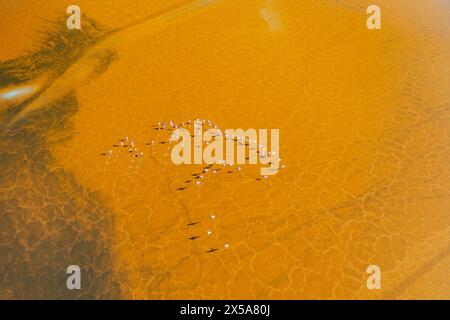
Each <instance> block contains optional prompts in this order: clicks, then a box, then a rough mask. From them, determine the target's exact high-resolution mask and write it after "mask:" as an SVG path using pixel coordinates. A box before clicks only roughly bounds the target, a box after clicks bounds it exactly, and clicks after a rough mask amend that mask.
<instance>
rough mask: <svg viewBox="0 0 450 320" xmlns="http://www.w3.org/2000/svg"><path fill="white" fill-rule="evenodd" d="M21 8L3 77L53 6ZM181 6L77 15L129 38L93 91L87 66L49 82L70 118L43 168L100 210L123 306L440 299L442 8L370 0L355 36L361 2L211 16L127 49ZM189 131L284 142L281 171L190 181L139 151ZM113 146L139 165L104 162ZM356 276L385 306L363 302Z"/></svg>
mask: <svg viewBox="0 0 450 320" xmlns="http://www.w3.org/2000/svg"><path fill="white" fill-rule="evenodd" d="M39 2H40V4H39ZM69 2H70V1H69ZM24 3H25V5H21V6H20V7H19V6H18V5H17V4H15V3H14V2H12V1H6V2H5V4H4V5H3V4H2V6H4V7H5V8H6V9H5V10H2V9H0V16H2V18H3V16H8V18H7V20H4V19H0V21H2V22H1V30H3V31H2V33H1V34H0V42H2V43H3V45H2V46H4V48H5V50H2V52H1V55H0V58H1V59H2V60H5V59H7V58H13V57H16V56H18V55H20V54H22V53H23V52H24V51H25V50H29V49H30V48H32V47H33V39H36V38H37V37H38V30H39V28H41V26H43V25H44V24H43V23H42V22H41V20H40V18H43V17H45V18H47V17H51V18H54V17H58V15H61V14H62V15H64V11H65V6H66V5H67V3H68V2H67V1H52V2H51V4H49V2H46V1H25V2H24ZM101 3H104V5H101ZM177 3H178V2H177V1H158V2H157V1H133V3H130V1H108V2H107V1H103V2H100V1H96V2H94V1H79V4H80V6H81V8H82V12H83V14H87V15H89V16H90V17H91V18H94V19H96V20H97V21H99V22H100V23H102V24H104V25H105V26H108V27H109V28H124V29H123V30H125V31H124V32H123V33H122V34H121V36H120V37H117V34H114V35H111V36H110V38H109V40H107V42H106V44H104V45H105V46H110V47H111V48H113V49H114V50H116V51H117V54H118V57H117V59H116V60H114V62H112V64H111V65H110V66H109V67H108V69H107V70H106V71H105V72H104V73H103V74H101V75H100V76H98V77H96V78H94V77H91V76H89V75H88V76H81V75H83V70H87V68H90V67H92V64H90V61H87V62H86V63H85V60H80V61H81V63H80V64H79V65H78V66H76V67H74V68H73V70H74V71H73V74H74V75H80V79H81V80H80V81H76V82H74V81H73V79H74V76H70V77H68V76H67V75H64V74H63V75H62V76H61V78H60V79H62V80H61V83H64V86H67V90H69V89H70V90H71V89H75V91H76V97H77V99H78V102H79V109H78V111H77V113H76V114H74V115H73V117H72V118H71V122H72V123H73V128H72V129H71V130H73V132H74V135H73V136H72V137H71V138H70V139H69V140H66V141H64V142H59V143H55V144H51V150H52V156H53V162H52V166H54V168H64V169H65V170H67V171H68V172H71V173H73V175H74V177H75V178H76V180H77V181H78V182H79V183H80V184H81V185H83V186H84V187H86V188H88V189H89V190H92V191H95V192H97V193H98V194H99V195H100V196H101V199H102V201H104V203H105V205H107V206H108V207H110V208H111V209H112V211H113V213H114V232H113V233H112V234H111V241H112V243H113V245H112V248H111V250H112V254H113V257H114V258H113V262H112V267H113V270H114V279H116V281H117V282H118V283H120V289H121V297H122V298H137V299H148V298H150V299H160V298H169V299H178V298H188V299H189V298H208V299H214V298H233V299H237V298H245V299H253V298H259V299H265V298H272V299H278V298H286V299H294V298H326V299H329V298H361V299H362V298H364V299H365V298H449V293H448V292H450V291H449V289H450V285H449V282H448V281H446V280H445V279H446V278H447V275H448V271H449V268H450V257H449V255H448V253H450V247H449V245H450V229H449V227H450V225H449V223H450V220H449V209H450V198H449V188H450V184H449V181H450V179H449V170H448V163H449V160H450V152H449V151H450V149H449V146H450V144H449V136H450V126H449V122H448V119H449V110H450V109H449V103H450V95H449V91H448V84H449V72H450V63H449V61H450V55H449V53H450V50H449V49H450V33H449V21H450V20H449V18H450V6H449V5H448V4H446V3H445V1H427V2H424V1H395V3H393V1H387V0H386V1H385V0H380V1H378V3H379V5H380V6H381V8H382V19H383V20H382V30H377V31H370V30H368V29H367V28H366V18H367V14H366V12H365V8H366V7H367V5H368V4H369V2H368V1H357V0H347V1H338V2H336V1H312V0H305V1H293V0H292V1H289V0H286V1H275V0H272V1H271V0H255V1H242V0H239V1H238V0H222V1H219V0H217V1H212V2H211V3H208V4H205V5H201V6H199V7H198V8H195V9H193V10H189V11H187V12H186V13H183V14H181V15H180V16H176V17H174V18H173V19H170V20H168V21H165V22H163V23H162V24H161V26H159V27H158V28H156V27H155V26H154V25H152V24H149V25H145V26H144V27H142V28H141V29H138V30H139V31H138V35H139V37H137V36H136V33H132V32H131V33H127V30H129V29H128V27H126V26H129V25H133V22H135V21H145V17H146V16H149V15H150V17H152V16H151V14H152V13H155V12H158V11H159V10H162V9H164V8H166V7H170V6H172V5H174V4H177ZM184 3H189V1H185V2H184ZM170 8H171V9H170V10H173V9H172V8H177V6H175V7H170ZM170 10H163V12H170ZM7 13H8V14H7ZM141 19H144V20H141ZM151 19H153V18H151ZM114 37H115V38H114ZM108 41H109V42H108ZM93 50H96V48H95V47H94V48H93ZM81 59H83V58H81ZM87 74H89V73H87ZM64 86H58V87H57V88H58V90H54V91H51V90H50V89H49V92H50V93H48V96H49V97H56V96H57V95H58V94H59V93H61V92H62V91H61V90H63V89H64V88H65V87H64ZM64 90H65V89H64ZM46 101H47V100H46ZM42 106H43V104H42V105H40V104H39V105H36V108H40V107H42ZM25 116H31V114H28V115H25ZM196 118H199V119H207V120H211V121H213V122H214V123H215V124H217V125H218V126H219V127H220V128H223V129H225V128H244V129H247V128H256V129H258V128H279V129H280V158H281V159H282V162H281V163H282V164H283V165H284V166H285V167H283V168H281V169H280V171H279V173H278V174H277V175H274V176H271V177H268V178H267V179H264V178H263V179H260V177H259V175H258V171H259V167H257V168H255V167H252V166H243V168H242V170H238V169H237V167H236V166H233V167H230V168H229V169H228V168H226V169H225V168H223V169H222V170H221V171H219V172H217V173H216V174H211V173H209V174H207V175H205V177H204V178H202V179H201V183H200V184H199V185H195V184H194V183H193V182H189V183H185V182H184V181H187V180H190V179H192V178H191V177H192V176H191V174H193V173H196V172H200V171H201V170H202V169H203V168H204V166H199V165H197V166H196V165H186V166H178V167H177V166H175V165H173V164H172V163H171V161H170V145H168V144H158V145H157V146H156V147H153V146H149V145H146V143H149V142H150V141H152V140H153V141H157V143H159V141H166V139H167V138H168V134H169V133H167V132H165V131H162V132H160V131H156V130H155V129H154V128H153V127H152V125H155V124H157V123H158V122H164V123H166V124H167V123H168V122H169V121H173V122H174V123H181V122H184V121H187V120H191V119H196ZM124 137H128V138H129V141H131V140H133V141H134V142H135V144H136V147H137V148H138V149H139V152H144V154H143V156H142V157H139V158H133V157H132V155H130V153H129V152H128V149H127V148H117V147H112V145H113V144H118V143H120V140H121V139H124ZM49 143H51V142H49ZM109 150H112V155H111V157H110V158H109V157H108V156H101V155H100V154H102V153H107V152H108V151H109ZM227 171H230V173H228V172H227ZM185 184H186V185H188V188H187V189H186V190H184V191H180V190H177V189H178V188H179V187H180V186H184V185H185ZM211 214H214V215H215V218H214V219H213V218H211ZM192 222H198V224H195V225H192V226H189V225H188V224H189V223H192ZM208 230H210V232H211V234H210V235H208V233H207V231H208ZM191 236H199V238H197V239H195V240H189V238H190V237H191ZM225 245H229V246H228V247H225ZM212 248H216V249H218V250H217V251H215V252H211V253H207V251H209V250H210V249H212ZM370 264H376V265H379V266H380V267H381V270H382V272H383V273H382V274H383V276H382V290H368V289H367V287H366V279H367V274H366V268H367V266H368V265H370ZM94 285H95V284H94Z"/></svg>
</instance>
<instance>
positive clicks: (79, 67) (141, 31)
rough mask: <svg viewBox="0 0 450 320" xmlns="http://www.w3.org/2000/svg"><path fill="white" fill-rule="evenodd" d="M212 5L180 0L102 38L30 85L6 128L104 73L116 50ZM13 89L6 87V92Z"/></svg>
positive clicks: (203, 0)
mask: <svg viewBox="0 0 450 320" xmlns="http://www.w3.org/2000/svg"><path fill="white" fill-rule="evenodd" d="M212 2H213V1H211V0H196V1H189V2H187V3H186V2H185V1H184V2H182V3H179V4H178V5H176V6H174V7H170V8H167V9H165V10H163V11H161V12H159V13H156V14H153V15H151V16H149V17H146V18H144V19H142V20H140V21H138V22H135V23H133V24H131V25H128V26H126V27H124V28H121V29H119V30H117V31H116V32H114V33H112V34H111V35H110V36H108V37H107V38H106V39H104V40H103V41H101V42H99V43H97V44H96V45H94V46H93V47H92V48H90V49H88V50H87V51H86V53H85V54H84V55H83V56H82V57H81V58H80V59H78V60H77V61H76V62H75V63H74V64H73V65H72V66H70V67H69V68H68V69H67V70H66V72H64V73H63V74H62V75H61V76H59V77H56V78H54V79H52V80H50V81H48V82H47V83H45V81H44V80H42V79H39V80H36V81H35V82H34V83H33V84H32V86H31V87H32V88H33V91H32V92H31V94H30V93H29V94H28V95H27V98H29V99H30V102H29V104H27V105H26V106H25V107H24V108H23V109H22V110H20V111H19V112H18V113H17V114H16V115H15V116H14V117H12V119H11V120H10V122H9V124H8V125H7V128H9V127H11V126H12V125H13V124H14V123H16V122H17V121H19V120H21V119H23V118H24V117H26V115H27V114H28V113H30V112H31V111H34V110H39V109H41V108H43V107H45V106H47V105H48V104H50V103H52V102H55V101H56V100H58V99H60V98H61V97H62V96H64V95H65V94H66V93H68V92H69V91H70V90H72V89H74V88H76V87H78V86H80V85H83V84H87V83H89V82H90V81H91V80H92V79H95V78H96V77H97V76H98V75H99V73H101V72H99V70H104V64H105V61H107V62H110V61H111V57H113V56H114V53H115V52H116V51H117V50H120V49H121V48H122V47H124V46H126V45H129V44H130V43H134V42H136V41H139V40H140V39H142V38H145V37H146V36H148V35H149V34H151V33H152V32H154V31H156V30H159V29H160V28H163V27H165V26H167V25H168V24H169V23H170V22H172V21H173V20H175V19H180V18H181V17H187V16H189V15H190V14H191V13H195V12H198V10H199V9H201V8H204V7H206V6H207V5H208V4H211V3H212ZM108 60H109V61H108ZM40 82H41V83H40ZM41 88H42V89H41ZM15 89H16V88H10V89H9V91H12V90H15ZM33 95H34V96H33ZM21 102H23V101H21Z"/></svg>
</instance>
